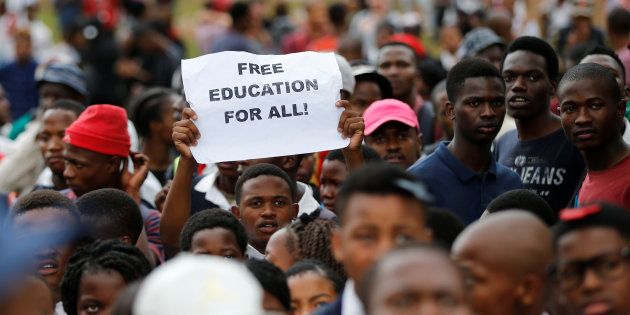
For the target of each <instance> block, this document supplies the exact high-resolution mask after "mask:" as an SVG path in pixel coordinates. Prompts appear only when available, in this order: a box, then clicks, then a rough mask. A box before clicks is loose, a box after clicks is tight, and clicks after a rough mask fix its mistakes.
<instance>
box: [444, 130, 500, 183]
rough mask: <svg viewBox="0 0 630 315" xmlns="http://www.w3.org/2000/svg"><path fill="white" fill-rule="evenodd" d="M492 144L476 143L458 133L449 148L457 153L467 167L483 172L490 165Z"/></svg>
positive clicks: (457, 156) (456, 155)
mask: <svg viewBox="0 0 630 315" xmlns="http://www.w3.org/2000/svg"><path fill="white" fill-rule="evenodd" d="M491 145H492V144H491V143H489V144H476V143H472V142H470V141H467V140H465V139H463V137H458V136H457V134H456V135H455V137H454V138H453V140H452V141H451V143H449V144H448V150H449V151H451V153H453V155H455V157H456V158H457V159H458V160H460V161H461V162H462V163H463V164H464V165H466V167H468V168H470V169H472V170H473V171H475V172H478V173H481V172H485V171H486V170H488V167H489V166H490V159H491V158H492V156H491V154H490V146H491Z"/></svg>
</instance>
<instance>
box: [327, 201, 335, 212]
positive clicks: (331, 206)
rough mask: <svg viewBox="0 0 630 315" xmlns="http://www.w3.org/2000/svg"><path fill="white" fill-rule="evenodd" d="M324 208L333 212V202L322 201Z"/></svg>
mask: <svg viewBox="0 0 630 315" xmlns="http://www.w3.org/2000/svg"><path fill="white" fill-rule="evenodd" d="M324 207H326V209H328V210H330V211H332V212H335V203H334V202H333V201H328V202H326V201H324Z"/></svg>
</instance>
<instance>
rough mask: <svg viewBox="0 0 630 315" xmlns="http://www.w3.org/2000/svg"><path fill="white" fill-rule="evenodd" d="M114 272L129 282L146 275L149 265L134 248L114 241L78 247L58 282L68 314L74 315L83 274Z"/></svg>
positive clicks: (149, 268)
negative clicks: (89, 272)
mask: <svg viewBox="0 0 630 315" xmlns="http://www.w3.org/2000/svg"><path fill="white" fill-rule="evenodd" d="M102 270H104V271H108V270H111V271H116V272H118V273H119V274H120V275H121V276H122V278H123V279H124V280H125V283H131V282H133V281H135V280H138V279H141V278H143V277H145V276H146V275H148V274H149V272H150V271H151V265H150V264H149V261H148V260H147V258H146V257H145V256H144V255H143V254H142V252H140V250H139V249H137V248H136V247H135V246H131V245H127V244H124V243H123V242H121V241H118V240H106V241H96V242H94V243H92V244H90V245H86V246H84V247H80V248H79V249H77V251H76V252H75V253H74V255H72V257H71V258H70V260H69V261H68V268H66V273H65V274H64V276H63V280H62V282H61V302H62V303H63V308H64V310H65V311H66V314H68V315H76V314H77V313H78V310H77V301H78V298H79V285H80V283H81V277H82V276H83V275H84V273H85V272H86V271H102Z"/></svg>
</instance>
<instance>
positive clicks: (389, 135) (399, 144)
mask: <svg viewBox="0 0 630 315" xmlns="http://www.w3.org/2000/svg"><path fill="white" fill-rule="evenodd" d="M365 143H366V144H367V145H369V146H370V147H371V148H372V149H374V151H376V152H377V153H378V155H379V156H380V157H381V159H383V161H385V162H387V163H391V164H395V165H399V166H400V167H402V168H403V169H407V168H408V167H409V166H411V165H412V164H413V163H414V162H415V161H416V160H418V158H420V149H421V148H420V136H419V135H418V130H417V129H416V128H414V127H409V126H407V125H405V124H403V123H401V122H397V121H389V122H386V123H384V124H382V125H381V126H380V127H378V128H376V130H374V132H372V133H371V134H370V135H368V136H365Z"/></svg>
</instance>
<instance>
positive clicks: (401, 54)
mask: <svg viewBox="0 0 630 315" xmlns="http://www.w3.org/2000/svg"><path fill="white" fill-rule="evenodd" d="M414 54H415V53H414V51H413V50H412V49H411V48H410V47H407V46H405V45H387V46H385V47H383V48H381V50H380V51H379V54H378V63H379V64H380V63H382V62H385V61H392V60H400V59H404V60H405V61H408V62H413V61H414Z"/></svg>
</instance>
